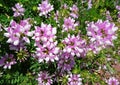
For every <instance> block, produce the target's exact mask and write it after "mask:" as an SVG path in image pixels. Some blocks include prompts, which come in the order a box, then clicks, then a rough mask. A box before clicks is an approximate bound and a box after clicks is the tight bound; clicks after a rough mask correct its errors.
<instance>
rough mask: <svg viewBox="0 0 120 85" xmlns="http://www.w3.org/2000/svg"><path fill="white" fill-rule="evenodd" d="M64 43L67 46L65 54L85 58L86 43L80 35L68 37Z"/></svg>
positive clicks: (64, 50)
mask: <svg viewBox="0 0 120 85" xmlns="http://www.w3.org/2000/svg"><path fill="white" fill-rule="evenodd" d="M62 42H63V44H64V45H65V47H64V48H63V52H67V53H70V54H71V55H72V56H75V55H76V56H77V57H82V56H85V44H86V41H85V40H82V39H81V38H80V36H79V35H78V36H75V35H72V36H70V35H68V37H67V38H65V39H64V40H63V41H62Z"/></svg>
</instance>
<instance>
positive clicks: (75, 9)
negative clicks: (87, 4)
mask: <svg viewBox="0 0 120 85" xmlns="http://www.w3.org/2000/svg"><path fill="white" fill-rule="evenodd" d="M70 11H71V13H70V16H71V17H73V18H78V16H79V14H78V11H79V9H78V7H77V6H76V5H73V6H72V7H70Z"/></svg>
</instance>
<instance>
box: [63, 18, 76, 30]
mask: <svg viewBox="0 0 120 85" xmlns="http://www.w3.org/2000/svg"><path fill="white" fill-rule="evenodd" d="M76 26H78V23H75V20H74V19H72V18H71V17H69V18H65V19H64V24H63V32H64V31H69V30H75V27H76Z"/></svg>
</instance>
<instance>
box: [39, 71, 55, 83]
mask: <svg viewBox="0 0 120 85" xmlns="http://www.w3.org/2000/svg"><path fill="white" fill-rule="evenodd" d="M51 78H52V77H51V76H49V74H48V72H46V71H44V72H42V71H41V72H40V73H39V74H38V78H37V80H38V85H51V84H52V83H53V80H52V79H51Z"/></svg>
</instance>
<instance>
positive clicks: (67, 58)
mask: <svg viewBox="0 0 120 85" xmlns="http://www.w3.org/2000/svg"><path fill="white" fill-rule="evenodd" d="M74 65H75V60H74V56H72V55H71V54H70V53H67V52H66V53H62V55H60V57H59V61H58V69H59V70H60V71H61V73H64V72H65V71H66V72H69V71H70V70H72V68H73V67H74Z"/></svg>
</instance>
